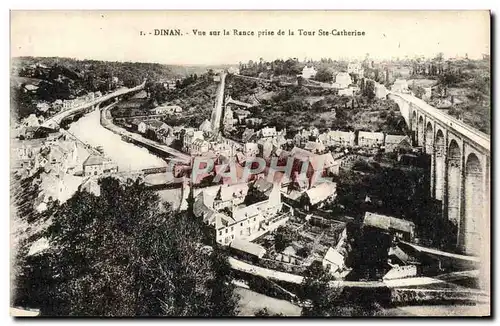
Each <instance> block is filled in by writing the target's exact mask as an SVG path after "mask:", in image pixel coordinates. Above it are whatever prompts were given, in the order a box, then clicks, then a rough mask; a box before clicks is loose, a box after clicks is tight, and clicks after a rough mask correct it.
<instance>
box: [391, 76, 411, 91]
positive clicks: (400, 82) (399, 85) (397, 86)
mask: <svg viewBox="0 0 500 326" xmlns="http://www.w3.org/2000/svg"><path fill="white" fill-rule="evenodd" d="M391 90H392V91H393V92H398V93H409V92H410V90H409V89H408V82H407V81H406V80H405V79H396V81H395V82H394V84H393V85H392V87H391Z"/></svg>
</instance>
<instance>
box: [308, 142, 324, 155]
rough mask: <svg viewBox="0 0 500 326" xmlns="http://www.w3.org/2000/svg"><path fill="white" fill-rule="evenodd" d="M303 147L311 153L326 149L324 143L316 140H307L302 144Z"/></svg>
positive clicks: (320, 152) (321, 151) (318, 152)
mask: <svg viewBox="0 0 500 326" xmlns="http://www.w3.org/2000/svg"><path fill="white" fill-rule="evenodd" d="M304 149H305V150H306V151H309V152H311V153H313V154H322V153H323V152H325V151H326V148H325V145H324V144H323V143H321V142H316V141H308V142H307V143H306V145H305V146H304Z"/></svg>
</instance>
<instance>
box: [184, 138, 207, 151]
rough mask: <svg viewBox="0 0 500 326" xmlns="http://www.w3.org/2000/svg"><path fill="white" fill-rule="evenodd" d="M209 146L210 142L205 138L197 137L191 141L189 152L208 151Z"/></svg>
mask: <svg viewBox="0 0 500 326" xmlns="http://www.w3.org/2000/svg"><path fill="white" fill-rule="evenodd" d="M209 146H210V144H209V143H208V142H207V141H206V140H204V139H200V138H197V139H195V140H193V142H192V143H191V146H190V148H189V154H191V155H200V154H202V153H205V152H208V149H209Z"/></svg>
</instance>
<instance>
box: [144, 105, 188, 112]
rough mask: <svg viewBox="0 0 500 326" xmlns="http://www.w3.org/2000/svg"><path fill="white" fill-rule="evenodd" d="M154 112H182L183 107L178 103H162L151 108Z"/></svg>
mask: <svg viewBox="0 0 500 326" xmlns="http://www.w3.org/2000/svg"><path fill="white" fill-rule="evenodd" d="M149 112H151V113H153V114H174V113H181V112H182V108H181V107H180V106H178V105H162V106H158V107H156V108H154V109H151V110H149Z"/></svg>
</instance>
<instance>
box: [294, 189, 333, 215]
mask: <svg viewBox="0 0 500 326" xmlns="http://www.w3.org/2000/svg"><path fill="white" fill-rule="evenodd" d="M336 196H337V184H336V183H335V182H323V183H320V184H318V185H315V186H314V187H312V188H310V189H308V190H306V191H305V192H304V193H303V194H302V196H301V198H300V199H299V201H300V203H301V205H302V207H303V208H304V211H306V212H309V211H310V210H312V209H314V208H321V207H322V206H323V205H324V203H325V202H327V201H328V200H333V199H335V197H336Z"/></svg>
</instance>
